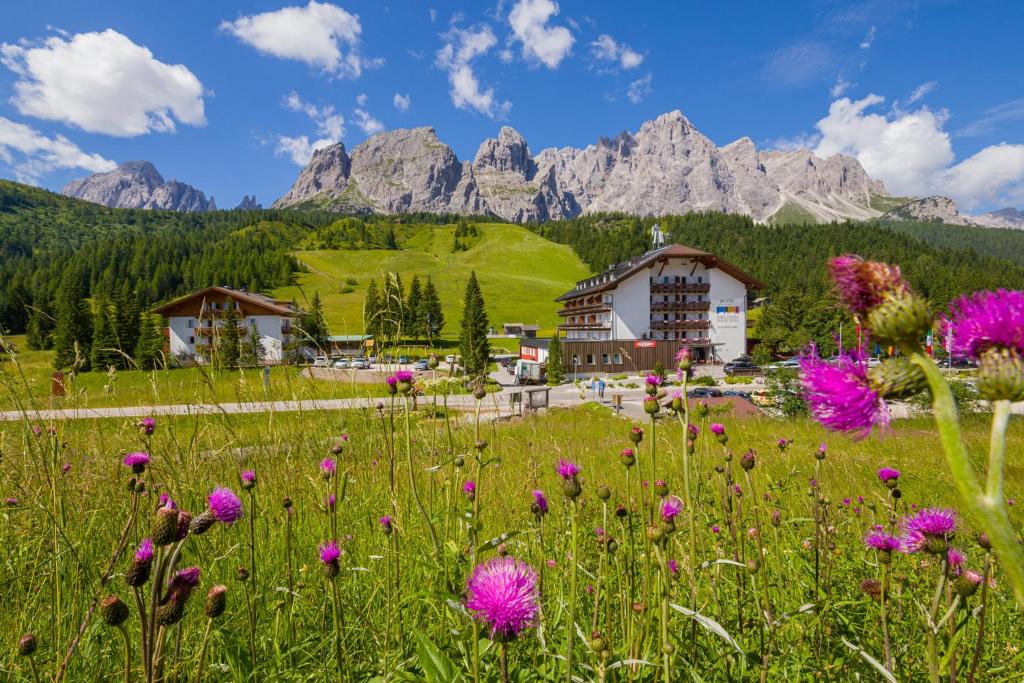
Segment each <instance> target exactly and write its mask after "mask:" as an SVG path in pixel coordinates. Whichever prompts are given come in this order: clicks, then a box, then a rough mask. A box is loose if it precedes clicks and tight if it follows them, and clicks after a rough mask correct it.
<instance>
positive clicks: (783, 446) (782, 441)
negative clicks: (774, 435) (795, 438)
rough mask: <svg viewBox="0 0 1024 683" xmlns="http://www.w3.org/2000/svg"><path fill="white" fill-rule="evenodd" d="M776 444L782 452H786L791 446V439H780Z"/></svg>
mask: <svg viewBox="0 0 1024 683" xmlns="http://www.w3.org/2000/svg"><path fill="white" fill-rule="evenodd" d="M775 444H776V445H777V446H778V447H779V450H780V451H784V450H786V446H788V445H789V444H790V441H789V439H779V440H778V441H776V442H775Z"/></svg>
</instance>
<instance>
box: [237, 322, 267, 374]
mask: <svg viewBox="0 0 1024 683" xmlns="http://www.w3.org/2000/svg"><path fill="white" fill-rule="evenodd" d="M264 355H265V353H264V349H263V341H262V340H261V339H260V332H259V330H257V329H256V326H255V325H250V326H249V334H247V335H246V336H245V340H244V341H243V342H242V360H243V361H244V362H245V364H246V365H259V364H260V363H261V362H262V361H263V357H264Z"/></svg>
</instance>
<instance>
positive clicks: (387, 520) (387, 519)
mask: <svg viewBox="0 0 1024 683" xmlns="http://www.w3.org/2000/svg"><path fill="white" fill-rule="evenodd" d="M377 521H378V522H379V523H380V526H381V528H383V529H384V531H385V533H390V532H391V515H384V516H383V517H381V518H380V519H378V520H377Z"/></svg>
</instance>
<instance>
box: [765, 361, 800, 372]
mask: <svg viewBox="0 0 1024 683" xmlns="http://www.w3.org/2000/svg"><path fill="white" fill-rule="evenodd" d="M799 369H800V361H798V360H797V359H796V358H787V359H786V360H780V361H779V362H777V363H770V364H769V365H766V366H764V371H765V372H774V371H776V370H799Z"/></svg>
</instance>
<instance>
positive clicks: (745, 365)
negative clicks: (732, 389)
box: [725, 356, 761, 377]
mask: <svg viewBox="0 0 1024 683" xmlns="http://www.w3.org/2000/svg"><path fill="white" fill-rule="evenodd" d="M760 371H761V366H760V365H758V364H757V363H755V362H754V360H753V359H752V358H751V357H750V356H738V357H737V358H735V359H733V360H731V361H729V362H728V363H726V364H725V374H726V375H727V376H730V377H731V376H732V375H756V374H757V373H759V372H760Z"/></svg>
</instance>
